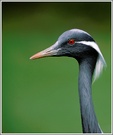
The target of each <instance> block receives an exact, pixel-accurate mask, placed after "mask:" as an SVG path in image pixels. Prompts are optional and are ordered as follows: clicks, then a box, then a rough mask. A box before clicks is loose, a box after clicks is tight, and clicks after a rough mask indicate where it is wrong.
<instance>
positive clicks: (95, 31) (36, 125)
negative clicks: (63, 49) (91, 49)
mask: <svg viewBox="0 0 113 135" xmlns="http://www.w3.org/2000/svg"><path fill="white" fill-rule="evenodd" d="M2 15H3V16H2V19H3V21H2V25H3V27H2V28H3V29H2V36H3V41H2V42H3V46H2V49H3V50H2V51H3V58H2V60H3V65H2V69H3V73H2V76H3V89H2V116H3V117H2V130H3V133H22V132H23V133H25V132H26V133H30V132H32V133H36V132H37V133H80V132H82V126H81V118H80V108H79V97H78V88H77V87H78V86H77V85H78V83H77V82H78V63H77V62H76V61H75V60H74V59H70V58H67V57H62V58H45V59H40V60H36V61H31V60H29V57H30V56H31V55H33V54H35V53H36V52H38V51H40V50H43V49H45V48H46V47H49V46H50V45H52V44H53V43H54V42H55V41H56V40H57V38H58V36H59V35H60V34H61V33H63V32H64V31H66V30H68V29H72V28H80V29H83V30H85V31H87V32H88V33H90V34H91V35H92V36H93V38H94V39H95V40H96V42H97V43H98V45H99V47H100V49H101V51H102V53H103V55H104V57H105V60H106V63H107V68H106V70H105V71H104V72H103V74H102V75H101V77H100V78H99V79H98V80H97V81H96V82H95V83H94V84H93V91H92V94H93V101H94V106H95V111H96V115H97V118H98V121H99V123H100V126H101V128H102V130H103V132H105V133H110V132H111V24H110V23H111V18H110V17H111V3H110V2H80V3H79V2H61V3H56V2H52V3H51V2H48V3H46V2H44V3H43V2H2Z"/></svg>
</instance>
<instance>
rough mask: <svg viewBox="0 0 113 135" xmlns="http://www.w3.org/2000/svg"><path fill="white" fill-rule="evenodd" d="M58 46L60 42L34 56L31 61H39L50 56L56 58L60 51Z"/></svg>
mask: <svg viewBox="0 0 113 135" xmlns="http://www.w3.org/2000/svg"><path fill="white" fill-rule="evenodd" d="M57 46H58V41H57V42H56V43H55V44H54V45H52V46H50V47H49V48H47V49H45V50H43V51H41V52H38V53H36V54H34V55H33V56H31V57H30V59H31V60H34V59H39V58H43V57H48V56H55V55H57V52H58V51H59V50H60V49H59V48H58V47H57Z"/></svg>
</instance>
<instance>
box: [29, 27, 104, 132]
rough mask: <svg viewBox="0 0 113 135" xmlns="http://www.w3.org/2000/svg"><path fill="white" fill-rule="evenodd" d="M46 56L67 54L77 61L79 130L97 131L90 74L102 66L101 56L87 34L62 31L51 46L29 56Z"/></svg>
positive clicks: (102, 59) (73, 30) (93, 41)
mask: <svg viewBox="0 0 113 135" xmlns="http://www.w3.org/2000/svg"><path fill="white" fill-rule="evenodd" d="M49 56H59V57H60V56H68V57H73V58H75V59H76V60H77V61H78V63H79V79H78V91H79V97H80V98H79V99H80V110H81V120H82V129H83V133H101V132H102V130H101V128H100V126H99V124H98V121H97V118H96V114H95V112H94V106H93V102H92V88H91V85H92V78H93V74H94V80H96V79H97V78H98V77H99V75H100V73H101V72H102V70H103V68H104V67H105V66H106V62H105V60H104V57H103V55H102V53H101V51H100V49H99V47H98V45H97V44H96V42H95V40H94V39H93V38H92V36H91V35H90V34H88V33H87V32H85V31H83V30H79V29H72V30H69V31H66V32H64V33H63V34H62V35H61V36H60V37H59V38H58V40H57V41H56V43H55V44H53V45H52V46H51V47H49V48H47V49H45V50H44V51H41V52H39V53H37V54H35V55H33V56H32V57H31V58H30V59H36V58H41V57H49Z"/></svg>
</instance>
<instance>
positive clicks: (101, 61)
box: [79, 41, 107, 82]
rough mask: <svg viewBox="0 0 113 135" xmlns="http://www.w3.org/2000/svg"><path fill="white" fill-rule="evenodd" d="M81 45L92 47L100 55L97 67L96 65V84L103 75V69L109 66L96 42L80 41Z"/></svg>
mask: <svg viewBox="0 0 113 135" xmlns="http://www.w3.org/2000/svg"><path fill="white" fill-rule="evenodd" d="M79 43H82V44H84V45H88V46H91V47H92V48H94V49H95V50H96V51H97V52H98V54H99V55H98V58H97V62H96V65H95V71H94V80H93V82H94V81H95V80H96V79H97V78H98V77H99V76H100V74H101V73H102V70H103V68H104V67H106V66H107V65H106V62H105V60H104V57H103V55H102V53H101V51H100V49H99V47H98V45H97V44H96V43H95V42H93V41H80V42H79Z"/></svg>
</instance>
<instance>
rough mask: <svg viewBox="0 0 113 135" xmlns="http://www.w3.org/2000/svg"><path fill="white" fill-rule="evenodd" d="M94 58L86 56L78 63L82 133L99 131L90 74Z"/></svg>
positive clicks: (91, 73) (93, 65) (93, 66)
mask: <svg viewBox="0 0 113 135" xmlns="http://www.w3.org/2000/svg"><path fill="white" fill-rule="evenodd" d="M95 63H96V58H94V57H93V58H91V57H90V58H87V59H85V60H83V61H82V62H80V63H79V65H80V67H79V68H80V69H79V81H78V87H79V97H80V110H81V120H82V128H83V133H101V132H102V131H101V129H100V127H99V124H98V121H97V118H96V115H95V112H94V107H93V102H92V90H91V84H92V75H93V72H94V68H95Z"/></svg>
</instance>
